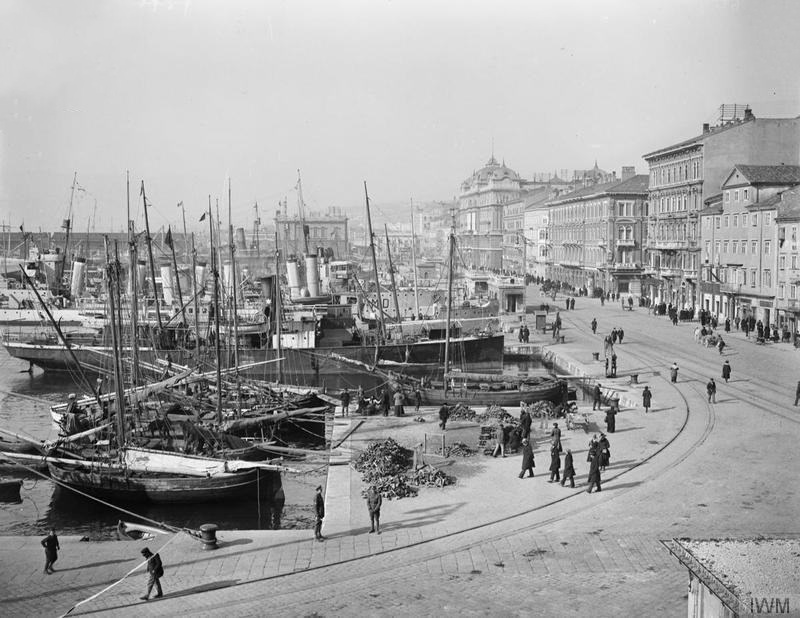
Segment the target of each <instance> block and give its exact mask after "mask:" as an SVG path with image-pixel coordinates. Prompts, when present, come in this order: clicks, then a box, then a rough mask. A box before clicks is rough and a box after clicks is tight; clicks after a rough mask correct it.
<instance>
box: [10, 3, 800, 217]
mask: <svg viewBox="0 0 800 618" xmlns="http://www.w3.org/2000/svg"><path fill="white" fill-rule="evenodd" d="M799 17H800V2H792V1H786V2H769V1H764V0H759V1H754V2H721V1H706V2H702V1H700V0H686V1H683V0H679V1H664V0H659V1H658V2H646V1H638V0H637V1H635V2H634V1H631V2H595V1H591V2H589V1H587V2H565V1H563V0H559V1H554V2H536V1H532V0H528V1H519V2H512V1H507V2H503V1H491V2H486V1H481V2H470V1H466V0H459V1H456V0H452V1H449V2H434V1H431V0H427V1H425V0H420V1H418V2H417V1H411V0H402V1H394V2H387V1H381V0H368V1H367V0H365V1H363V2H357V1H354V0H348V1H341V2H335V1H330V0H326V1H313V2H312V1H302V0H299V1H298V0H292V1H286V2H270V1H261V2H256V1H252V2H244V1H236V0H225V1H223V0H217V1H213V2H212V1H210V0H200V1H198V0H191V1H187V0H173V1H166V0H162V1H152V0H151V1H139V0H127V1H126V0H96V1H91V0H81V1H78V0H75V1H70V0H44V1H37V0H3V1H2V2H0V219H2V220H3V221H5V222H7V223H8V222H10V223H11V224H12V225H13V226H14V227H17V226H18V225H19V224H21V223H23V221H24V223H25V226H26V228H27V229H35V228H38V227H42V228H44V229H49V230H52V229H55V228H56V227H57V226H58V225H59V224H60V221H61V220H62V219H63V218H65V217H66V215H67V212H68V203H69V196H70V185H71V182H72V175H73V173H74V172H76V171H77V173H78V183H79V184H80V185H81V187H83V188H85V189H86V192H79V194H78V198H79V199H76V203H75V208H74V215H73V216H74V220H75V226H76V228H78V229H79V230H81V229H83V230H85V229H86V227H87V223H88V220H89V218H90V217H92V216H93V215H94V214H95V211H96V229H97V230H98V231H100V230H106V229H109V228H110V227H111V226H112V225H113V228H114V229H120V228H122V226H124V221H125V218H126V217H125V171H126V170H130V174H131V180H132V186H133V189H132V192H131V196H132V197H131V199H132V202H133V214H134V216H135V217H136V218H137V219H138V220H141V206H140V204H141V200H140V198H139V197H138V195H139V191H138V186H139V183H140V181H141V180H142V179H144V181H145V183H146V186H147V193H148V199H149V200H150V201H151V202H152V203H153V211H152V214H153V219H154V225H155V226H156V227H157V226H159V225H162V224H166V223H171V224H173V226H174V225H176V224H177V225H180V210H179V209H178V208H176V204H177V203H178V202H179V201H183V202H184V203H185V204H186V208H187V219H188V220H189V223H190V225H195V224H196V221H197V219H198V218H199V215H200V214H201V213H202V210H203V209H204V208H205V205H206V203H207V199H208V195H209V194H211V195H212V196H213V197H214V198H216V197H220V198H221V200H222V203H223V205H225V204H226V202H225V200H226V199H227V198H226V190H225V183H226V178H227V177H228V176H230V178H231V179H232V187H233V191H232V192H233V211H234V217H235V219H236V223H237V224H238V225H242V226H246V227H249V226H251V225H252V219H253V213H254V211H253V204H254V203H255V202H256V201H258V203H259V207H260V209H261V213H262V215H261V216H262V220H266V219H271V218H272V217H273V216H274V210H275V208H276V205H277V203H278V201H279V200H280V199H282V198H283V197H287V198H288V200H289V208H290V212H295V210H294V209H295V208H296V193H295V191H294V186H295V183H296V178H297V169H298V168H299V169H300V170H301V173H302V175H303V186H304V193H305V197H306V202H307V204H308V207H309V208H310V209H325V208H327V207H328V206H331V205H335V206H342V207H345V208H348V209H353V211H354V212H355V209H361V208H363V181H364V180H366V181H367V183H368V185H369V190H370V196H371V198H372V200H373V203H374V204H375V205H376V208H377V210H378V212H377V213H376V215H377V217H380V215H381V211H382V210H383V211H389V210H392V208H391V207H390V205H391V204H397V203H403V204H404V203H407V202H408V200H409V199H410V198H414V200H415V201H424V200H432V199H450V198H452V197H453V196H454V195H456V194H457V192H458V187H459V184H460V183H461V181H462V180H464V178H466V177H467V176H469V175H470V174H471V173H472V171H473V170H474V169H476V168H479V167H481V166H482V165H483V164H484V163H485V162H486V160H487V159H488V158H489V156H490V154H491V148H492V140H494V150H495V155H496V156H497V158H498V159H500V158H504V159H505V161H506V163H507V164H508V165H509V166H510V167H512V168H514V169H515V170H517V171H518V172H519V173H520V174H522V175H523V176H526V177H529V176H531V175H532V174H533V173H534V172H546V171H552V170H556V169H561V168H569V169H574V168H588V167H591V166H592V165H593V164H594V161H595V159H596V160H597V161H598V163H599V165H600V166H601V167H602V168H604V169H607V170H617V171H619V168H620V167H621V166H622V165H635V166H636V168H637V171H638V172H640V173H642V172H646V171H647V170H646V167H645V164H644V161H643V160H642V159H641V155H642V154H644V153H645V152H649V151H650V150H654V149H656V148H659V147H661V146H666V145H669V144H670V143H672V142H676V141H680V140H682V139H686V138H689V137H691V136H692V135H694V134H696V133H698V132H699V130H700V127H701V124H702V123H703V122H712V123H713V122H714V121H715V119H716V116H717V108H718V106H719V105H720V104H721V103H749V104H750V105H751V106H752V107H753V110H754V112H755V114H756V116H796V115H799V114H800V90H799V89H798V86H799V84H798V72H799V70H798V67H800V45H797V25H798V23H800V19H798V18H799ZM393 211H396V209H394V210H393ZM359 212H360V211H359Z"/></svg>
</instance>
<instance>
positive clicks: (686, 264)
mask: <svg viewBox="0 0 800 618" xmlns="http://www.w3.org/2000/svg"><path fill="white" fill-rule="evenodd" d="M720 109H721V113H720V123H719V124H718V125H717V126H715V127H710V126H709V125H708V124H704V125H703V131H702V133H701V134H700V135H698V136H696V137H693V138H691V139H689V140H685V141H683V142H679V143H677V144H673V145H671V146H668V147H666V148H661V149H659V150H655V151H653V152H651V153H648V154H646V155H644V159H645V161H647V163H648V165H649V171H650V186H649V195H648V201H649V204H650V213H649V217H648V245H647V250H648V255H649V265H648V274H649V275H651V277H652V278H651V280H650V281H649V283H648V287H649V290H648V294H649V295H650V296H651V298H653V299H654V300H655V301H656V302H665V303H671V304H673V305H677V306H678V307H679V308H689V307H696V305H697V304H699V303H700V300H701V299H700V286H699V285H698V275H699V271H700V268H701V266H702V265H703V264H702V259H701V251H700V250H701V245H700V230H699V223H700V222H699V213H700V211H701V210H702V209H703V208H704V205H705V200H706V199H708V198H709V197H711V196H712V195H714V194H716V193H718V192H719V187H720V185H721V183H722V182H723V180H724V179H725V176H726V175H727V174H728V172H729V171H730V170H731V168H732V167H733V166H734V165H735V164H737V163H740V162H744V163H749V164H752V165H774V164H779V163H786V164H790V165H793V164H797V163H798V162H800V119H798V118H756V117H755V116H754V115H753V113H752V111H751V110H750V108H744V109H743V110H742V113H741V116H740V115H739V112H738V111H737V110H738V108H735V109H734V112H732V113H729V111H728V110H727V107H725V106H723V108H720Z"/></svg>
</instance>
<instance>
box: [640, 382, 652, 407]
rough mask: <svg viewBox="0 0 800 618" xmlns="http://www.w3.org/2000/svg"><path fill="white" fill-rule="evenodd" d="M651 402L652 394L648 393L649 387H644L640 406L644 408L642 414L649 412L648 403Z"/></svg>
mask: <svg viewBox="0 0 800 618" xmlns="http://www.w3.org/2000/svg"><path fill="white" fill-rule="evenodd" d="M652 401H653V393H652V392H650V387H649V386H645V387H644V390H643V391H642V405H643V406H644V413H645V414H647V413H648V412H649V411H650V403H651V402H652Z"/></svg>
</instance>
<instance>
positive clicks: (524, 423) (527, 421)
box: [519, 406, 533, 440]
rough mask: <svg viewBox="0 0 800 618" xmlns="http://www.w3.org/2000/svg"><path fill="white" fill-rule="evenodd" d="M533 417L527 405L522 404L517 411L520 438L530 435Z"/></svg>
mask: <svg viewBox="0 0 800 618" xmlns="http://www.w3.org/2000/svg"><path fill="white" fill-rule="evenodd" d="M532 423H533V419H532V418H531V413H530V412H528V407H527V406H523V408H522V412H520V413H519V427H520V431H521V434H522V439H523V440H525V439H527V438H530V437H531V424H532Z"/></svg>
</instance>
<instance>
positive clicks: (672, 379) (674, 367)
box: [669, 363, 678, 384]
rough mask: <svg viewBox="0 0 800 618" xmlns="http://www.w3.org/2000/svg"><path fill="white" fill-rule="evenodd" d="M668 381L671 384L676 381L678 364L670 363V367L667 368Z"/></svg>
mask: <svg viewBox="0 0 800 618" xmlns="http://www.w3.org/2000/svg"><path fill="white" fill-rule="evenodd" d="M669 379H670V382H672V383H673V384H675V383H676V382H677V381H678V363H672V367H670V368H669Z"/></svg>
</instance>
